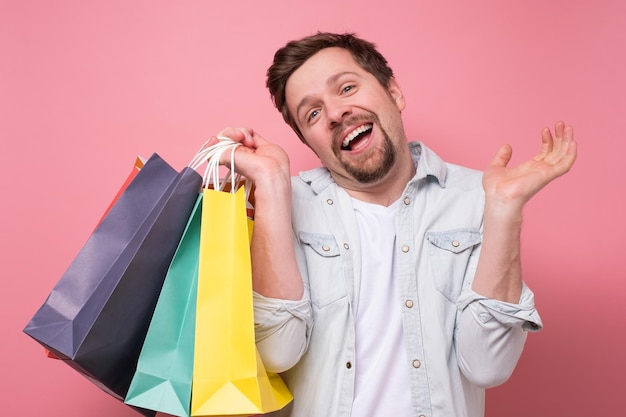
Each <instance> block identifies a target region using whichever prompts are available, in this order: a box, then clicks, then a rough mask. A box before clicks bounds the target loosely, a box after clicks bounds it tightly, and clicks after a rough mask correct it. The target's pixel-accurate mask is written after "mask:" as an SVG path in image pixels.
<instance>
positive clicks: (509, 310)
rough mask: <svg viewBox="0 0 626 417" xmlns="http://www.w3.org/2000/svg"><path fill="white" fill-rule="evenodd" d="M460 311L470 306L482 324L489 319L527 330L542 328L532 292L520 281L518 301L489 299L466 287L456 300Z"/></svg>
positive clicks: (532, 330)
mask: <svg viewBox="0 0 626 417" xmlns="http://www.w3.org/2000/svg"><path fill="white" fill-rule="evenodd" d="M457 308H458V309H459V310H460V311H463V310H465V309H466V308H471V309H472V310H473V312H474V316H475V317H476V318H477V319H478V320H479V321H481V322H482V323H483V324H486V323H487V322H489V321H491V320H496V321H497V322H499V323H502V324H504V325H507V326H510V327H521V328H522V329H523V330H526V331H529V332H537V331H539V330H541V329H542V328H543V323H542V322H541V317H539V313H538V312H537V309H536V308H535V296H534V294H533V292H532V291H531V290H530V288H528V287H527V286H526V284H524V283H522V294H521V296H520V300H519V303H517V304H514V303H507V302H504V301H499V300H495V299H490V298H487V297H485V296H482V295H480V294H478V293H476V292H474V291H473V290H472V289H471V288H466V289H465V290H464V291H463V293H462V294H461V296H460V297H459V300H458V302H457Z"/></svg>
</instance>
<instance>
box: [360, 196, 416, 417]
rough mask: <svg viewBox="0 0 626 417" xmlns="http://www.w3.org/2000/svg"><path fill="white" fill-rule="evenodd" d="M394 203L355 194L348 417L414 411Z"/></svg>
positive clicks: (396, 205) (406, 414) (389, 414)
mask: <svg viewBox="0 0 626 417" xmlns="http://www.w3.org/2000/svg"><path fill="white" fill-rule="evenodd" d="M398 204H399V202H398V201H397V202H395V203H394V204H392V205H391V206H389V207H385V206H381V205H376V204H369V203H365V202H363V201H360V200H356V199H353V205H354V211H355V214H356V218H357V222H358V225H359V232H360V237H361V239H360V240H361V284H360V291H359V295H358V297H359V302H358V311H357V312H356V363H355V377H356V380H355V394H354V403H353V409H352V417H386V416H397V417H400V416H408V415H411V413H412V411H411V391H410V387H409V375H408V369H409V367H408V366H407V358H406V351H405V346H404V335H403V332H402V318H401V309H402V307H401V302H400V298H399V296H398V288H397V283H396V274H395V263H396V262H395V246H396V231H395V217H396V212H397V209H398Z"/></svg>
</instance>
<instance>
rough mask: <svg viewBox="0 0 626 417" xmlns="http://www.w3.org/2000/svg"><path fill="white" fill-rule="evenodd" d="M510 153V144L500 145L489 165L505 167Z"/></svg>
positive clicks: (511, 151) (511, 153)
mask: <svg viewBox="0 0 626 417" xmlns="http://www.w3.org/2000/svg"><path fill="white" fill-rule="evenodd" d="M512 155H513V148H511V145H502V146H500V149H498V152H496V155H495V156H494V157H493V159H492V160H491V164H489V165H490V166H492V167H505V166H506V165H507V164H508V163H509V161H510V160H511V156H512Z"/></svg>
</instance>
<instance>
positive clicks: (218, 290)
mask: <svg viewBox="0 0 626 417" xmlns="http://www.w3.org/2000/svg"><path fill="white" fill-rule="evenodd" d="M203 193H204V194H203V203H202V204H203V207H202V227H201V236H200V260H199V266H198V269H199V270H198V298H197V307H196V334H195V347H194V370H193V383H192V395H191V397H192V398H191V415H192V416H218V415H231V416H232V415H252V414H262V413H268V412H271V411H275V410H279V409H281V408H283V407H284V406H286V405H287V404H289V402H291V400H292V399H293V397H292V395H291V393H290V392H289V390H288V388H287V386H286V385H285V383H284V382H283V380H282V379H281V378H280V376H279V375H276V374H272V373H269V372H267V371H266V370H265V366H264V365H263V361H262V360H261V357H260V356H259V354H258V352H257V349H256V345H255V338H254V313H253V308H252V276H251V263H250V240H249V239H250V235H249V222H251V221H249V219H248V217H247V216H246V197H245V191H244V187H240V188H239V189H238V190H237V191H236V192H224V191H219V190H214V189H206V188H205V189H204V190H203Z"/></svg>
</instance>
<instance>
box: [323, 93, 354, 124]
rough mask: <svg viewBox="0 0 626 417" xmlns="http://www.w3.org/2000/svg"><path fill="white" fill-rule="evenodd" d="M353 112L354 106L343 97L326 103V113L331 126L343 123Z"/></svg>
mask: <svg viewBox="0 0 626 417" xmlns="http://www.w3.org/2000/svg"><path fill="white" fill-rule="evenodd" d="M351 113H352V108H351V107H350V106H349V105H348V103H345V102H344V101H342V100H341V99H335V100H332V101H328V102H327V103H326V115H327V117H328V124H329V126H330V127H331V128H333V127H335V126H337V125H338V124H341V123H342V122H343V120H344V119H345V118H346V117H347V116H349V115H350V114H351Z"/></svg>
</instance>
